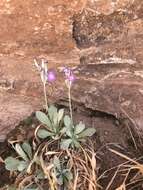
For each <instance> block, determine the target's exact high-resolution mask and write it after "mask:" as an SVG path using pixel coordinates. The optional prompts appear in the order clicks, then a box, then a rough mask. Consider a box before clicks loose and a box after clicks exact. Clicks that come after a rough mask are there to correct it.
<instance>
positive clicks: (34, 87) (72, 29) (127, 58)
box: [0, 0, 143, 141]
mask: <svg viewBox="0 0 143 190" xmlns="http://www.w3.org/2000/svg"><path fill="white" fill-rule="evenodd" d="M0 23H1V27H0V140H1V141H2V140H4V138H5V135H6V134H7V133H8V132H9V130H11V129H12V128H14V127H15V126H16V125H17V124H18V123H19V121H20V120H22V119H24V118H25V117H27V116H28V115H30V114H31V113H32V112H33V111H35V110H36V109H39V108H41V107H42V105H43V96H42V86H41V82H40V78H39V74H38V73H37V71H36V68H35V67H34V64H33V59H34V58H35V57H36V58H44V59H46V60H48V61H49V67H50V68H53V69H56V70H57V77H58V80H57V81H56V82H55V83H54V84H53V85H52V86H47V93H48V97H49V101H57V102H59V103H62V104H66V101H67V93H66V90H65V85H64V82H63V81H64V79H63V75H62V73H61V72H60V69H61V67H62V66H65V65H67V66H70V67H73V68H74V70H75V74H76V78H77V80H76V82H75V84H74V85H73V91H72V99H73V100H74V102H75V103H77V104H80V105H82V106H83V107H84V108H88V109H90V110H92V111H95V112H102V113H105V114H107V115H112V116H114V117H116V118H117V119H122V118H129V119H130V120H132V121H134V122H135V125H136V126H137V127H140V128H142V120H143V101H142V98H143V61H142V60H143V2H142V1H141V0H80V1H77V0H71V1H69V0H54V1H53V0H48V1H47V0H34V1H33V0H27V1H22V0H19V1H16V0H1V1H0Z"/></svg>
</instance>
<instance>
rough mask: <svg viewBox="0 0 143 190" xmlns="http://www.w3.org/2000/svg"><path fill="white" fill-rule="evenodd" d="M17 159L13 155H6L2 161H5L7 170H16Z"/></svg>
mask: <svg viewBox="0 0 143 190" xmlns="http://www.w3.org/2000/svg"><path fill="white" fill-rule="evenodd" d="M19 162H20V161H19V160H17V159H16V158H13V157H8V158H6V159H5V161H4V163H5V168H6V169H7V170H9V171H16V170H18V166H19Z"/></svg>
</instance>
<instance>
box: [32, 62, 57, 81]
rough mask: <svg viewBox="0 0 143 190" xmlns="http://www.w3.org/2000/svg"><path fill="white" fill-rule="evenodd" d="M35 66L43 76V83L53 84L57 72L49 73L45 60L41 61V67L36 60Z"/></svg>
mask: <svg viewBox="0 0 143 190" xmlns="http://www.w3.org/2000/svg"><path fill="white" fill-rule="evenodd" d="M34 63H35V66H36V67H37V69H38V71H39V72H40V75H41V80H42V82H43V83H45V84H46V82H53V81H55V80H56V75H55V72H54V71H52V70H50V71H48V68H47V62H45V60H44V59H42V60H41V65H40V64H39V63H38V62H37V60H35V59H34Z"/></svg>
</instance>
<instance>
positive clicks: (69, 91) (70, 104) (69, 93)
mask: <svg viewBox="0 0 143 190" xmlns="http://www.w3.org/2000/svg"><path fill="white" fill-rule="evenodd" d="M68 96H69V109H70V117H71V121H72V123H73V116H72V103H71V85H69V87H68Z"/></svg>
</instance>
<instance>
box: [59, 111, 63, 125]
mask: <svg viewBox="0 0 143 190" xmlns="http://www.w3.org/2000/svg"><path fill="white" fill-rule="evenodd" d="M63 115H64V109H60V110H59V112H58V123H60V121H61V120H62V118H63Z"/></svg>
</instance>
